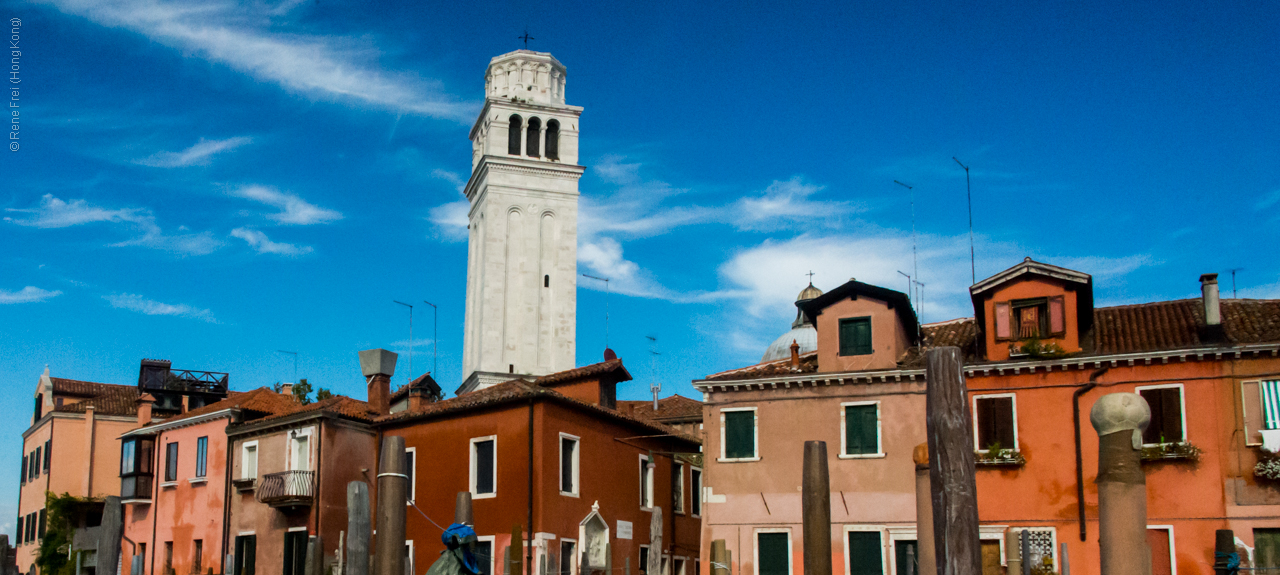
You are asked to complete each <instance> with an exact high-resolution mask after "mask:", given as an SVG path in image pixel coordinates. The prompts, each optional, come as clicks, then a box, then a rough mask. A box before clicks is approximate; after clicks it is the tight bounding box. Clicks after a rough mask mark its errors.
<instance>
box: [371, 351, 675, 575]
mask: <svg viewBox="0 0 1280 575" xmlns="http://www.w3.org/2000/svg"><path fill="white" fill-rule="evenodd" d="M630 379H631V376H630V374H628V373H627V370H626V368H624V367H623V365H622V361H621V360H617V359H613V360H610V361H605V362H603V363H597V364H594V365H589V366H586V367H581V368H577V369H573V370H568V371H563V372H559V373H553V374H549V375H546V376H542V377H539V378H537V379H536V380H534V381H532V382H529V381H524V380H514V381H509V382H506V383H502V384H499V385H495V386H492V387H488V388H485V389H482V390H479V391H473V392H468V393H464V394H462V395H460V396H458V397H455V398H453V399H449V400H446V401H441V402H438V403H431V404H420V405H411V406H409V407H408V409H406V410H405V411H400V412H397V413H393V414H391V415H390V416H387V417H383V418H380V419H379V420H378V422H377V424H376V427H377V428H378V430H379V432H380V434H381V435H382V436H384V437H385V436H401V437H404V438H405V445H406V447H407V449H408V451H409V453H410V458H411V459H410V465H409V469H410V470H411V472H410V475H411V481H410V492H409V493H410V495H409V497H410V499H411V500H412V501H413V505H414V507H415V508H414V509H410V510H409V511H408V514H407V533H408V539H410V540H411V541H410V543H409V547H410V549H411V551H410V562H409V568H410V569H412V570H413V572H415V573H421V572H424V571H426V569H427V568H428V567H429V566H430V565H431V563H432V562H434V561H435V559H436V558H437V557H439V555H440V552H441V551H442V550H443V549H444V547H443V545H442V544H441V541H440V535H441V527H442V526H447V525H449V523H451V522H452V520H453V513H454V501H455V497H456V494H457V493H458V492H464V491H470V492H471V494H472V498H473V503H472V507H473V510H474V518H475V530H476V533H477V534H478V535H479V540H480V554H481V568H482V569H483V572H484V573H485V574H486V575H489V574H495V573H503V572H504V564H503V560H502V558H504V557H505V556H506V554H507V551H506V550H507V549H508V548H509V547H510V546H511V532H512V527H513V526H523V529H524V535H523V537H524V539H525V543H524V544H525V545H526V549H528V547H527V546H528V545H529V544H530V543H532V547H533V549H532V554H533V565H534V566H536V568H537V569H538V571H537V572H539V573H543V572H551V573H556V572H559V573H577V572H578V569H579V568H581V569H583V572H585V573H591V572H593V571H597V570H604V569H607V568H609V567H610V566H611V567H612V569H613V570H614V571H613V572H619V570H621V569H622V568H623V566H624V564H628V563H627V562H628V561H629V565H630V566H631V572H632V573H639V572H640V571H641V570H643V569H644V567H643V566H644V565H645V561H646V560H647V557H648V553H649V552H650V549H649V541H650V538H649V526H650V521H651V518H652V513H653V511H655V510H660V511H661V512H662V514H663V524H662V525H663V539H662V541H663V544H662V546H663V549H662V550H661V553H662V557H663V559H664V560H670V559H672V558H674V562H673V563H672V564H669V565H670V566H669V567H668V569H670V573H672V574H673V575H694V574H695V572H696V569H697V567H696V561H697V558H698V556H699V555H698V547H699V546H698V541H699V523H698V519H697V518H696V516H695V514H696V507H694V505H695V503H694V501H695V500H696V499H695V498H696V495H695V493H696V488H695V487H692V486H691V481H695V480H696V479H695V476H696V474H697V470H696V469H695V468H694V466H693V465H691V464H689V463H688V462H686V461H684V460H681V459H678V458H677V457H676V456H678V455H682V454H689V455H695V456H696V454H697V452H698V450H699V443H698V441H697V439H696V438H694V437H691V436H686V435H684V434H682V433H680V432H679V431H677V430H675V429H673V428H671V427H667V426H665V425H662V424H660V423H657V422H654V421H646V420H643V419H639V418H637V417H635V416H633V415H630V414H628V413H626V412H625V411H624V410H619V409H617V405H616V404H617V402H616V400H615V399H614V398H615V397H616V395H615V391H616V386H617V384H618V383H619V382H623V381H628V380H630ZM530 525H532V528H530ZM653 552H655V553H656V552H658V551H657V550H654V551H653ZM520 559H521V560H522V564H523V560H524V558H520ZM583 561H585V563H583ZM544 562H545V565H546V570H545V571H542V566H543V565H544ZM519 569H520V568H519V567H517V568H516V569H515V570H513V572H516V573H518V572H519Z"/></svg>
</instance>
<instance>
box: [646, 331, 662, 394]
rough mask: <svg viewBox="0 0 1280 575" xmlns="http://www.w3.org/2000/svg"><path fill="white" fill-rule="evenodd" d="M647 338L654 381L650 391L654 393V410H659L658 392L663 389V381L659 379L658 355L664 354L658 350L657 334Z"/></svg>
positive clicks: (650, 368) (650, 369) (650, 367)
mask: <svg viewBox="0 0 1280 575" xmlns="http://www.w3.org/2000/svg"><path fill="white" fill-rule="evenodd" d="M644 338H645V339H647V340H649V371H650V372H651V373H652V376H653V383H650V384H649V391H650V392H651V393H653V412H654V413H655V414H656V413H657V412H658V393H660V392H661V391H662V382H660V381H658V356H660V355H662V354H661V353H659V352H658V350H657V347H658V338H657V336H652V335H646V336H644Z"/></svg>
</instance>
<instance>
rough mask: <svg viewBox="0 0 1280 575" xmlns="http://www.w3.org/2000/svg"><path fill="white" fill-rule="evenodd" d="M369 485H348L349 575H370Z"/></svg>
mask: <svg viewBox="0 0 1280 575" xmlns="http://www.w3.org/2000/svg"><path fill="white" fill-rule="evenodd" d="M370 532H371V529H370V526H369V484H367V483H365V482H363V481H352V482H351V483H348V484H347V557H346V562H347V573H346V575H369V534H370Z"/></svg>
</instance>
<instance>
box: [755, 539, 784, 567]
mask: <svg viewBox="0 0 1280 575" xmlns="http://www.w3.org/2000/svg"><path fill="white" fill-rule="evenodd" d="M787 547H788V545H787V534H786V533H758V534H756V555H757V556H758V559H759V561H760V565H759V566H758V569H757V571H758V573H759V575H788V574H789V573H790V572H791V569H789V564H790V563H791V553H790V551H789V550H788V549H787Z"/></svg>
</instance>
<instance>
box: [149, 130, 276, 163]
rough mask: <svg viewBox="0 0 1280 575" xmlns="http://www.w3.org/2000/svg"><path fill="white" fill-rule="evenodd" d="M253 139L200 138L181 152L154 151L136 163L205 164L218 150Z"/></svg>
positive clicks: (237, 145) (241, 144) (234, 147)
mask: <svg viewBox="0 0 1280 575" xmlns="http://www.w3.org/2000/svg"><path fill="white" fill-rule="evenodd" d="M252 141H253V138H249V137H244V136H240V137H235V138H227V139H225V140H206V139H204V138H200V141H199V142H196V144H195V145H193V146H191V147H190V148H187V149H185V150H182V151H181V152H156V153H155V154H152V155H150V156H148V157H146V158H143V159H141V160H138V161H137V163H139V164H142V165H144V166H151V167H153V168H183V167H187V166H195V165H205V164H208V163H209V161H210V159H211V158H212V157H213V156H214V154H217V153H219V152H225V151H228V150H234V149H236V148H239V147H240V146H243V145H245V144H248V143H250V142H252Z"/></svg>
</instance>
